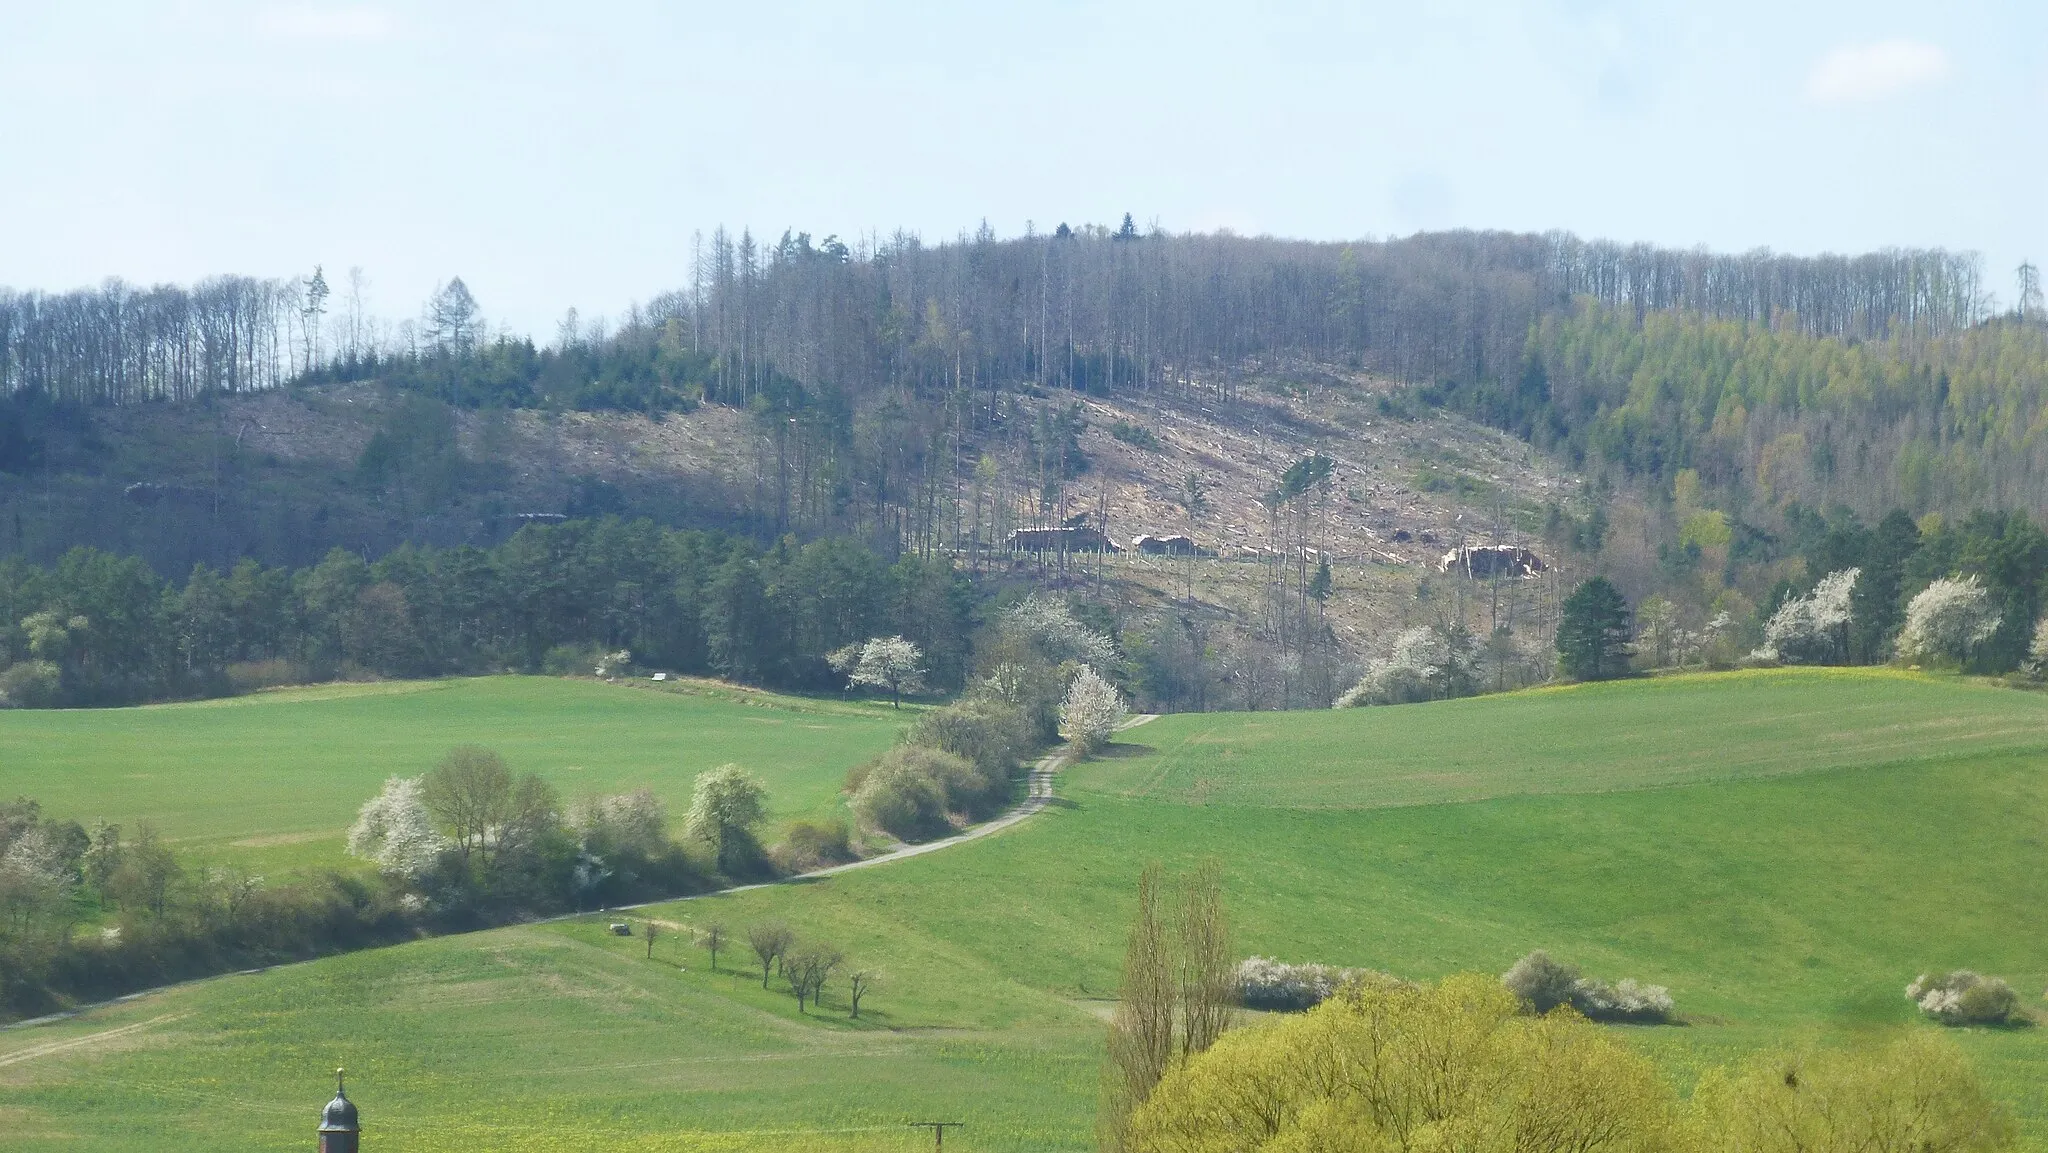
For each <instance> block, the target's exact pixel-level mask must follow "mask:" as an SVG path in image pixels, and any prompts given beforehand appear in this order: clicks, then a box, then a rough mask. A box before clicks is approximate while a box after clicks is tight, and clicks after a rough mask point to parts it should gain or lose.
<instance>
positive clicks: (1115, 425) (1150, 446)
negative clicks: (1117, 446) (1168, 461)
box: [1109, 420, 1165, 452]
mask: <svg viewBox="0 0 2048 1153" xmlns="http://www.w3.org/2000/svg"><path fill="white" fill-rule="evenodd" d="M1109 435H1111V436H1113V437H1115V438H1117V439H1118V440H1120V441H1123V442H1124V443H1125V444H1128V445H1130V446H1131V447H1133V448H1142V449H1145V450H1146V451H1148V452H1159V451H1160V450H1162V449H1163V448H1164V447H1165V446H1164V445H1162V444H1160V443H1159V435H1158V434H1157V433H1155V432H1153V431H1152V430H1151V429H1149V428H1146V427H1145V426H1144V425H1142V424H1132V423H1131V422H1130V421H1127V420H1119V421H1115V422H1112V423H1111V424H1110V426H1109Z"/></svg>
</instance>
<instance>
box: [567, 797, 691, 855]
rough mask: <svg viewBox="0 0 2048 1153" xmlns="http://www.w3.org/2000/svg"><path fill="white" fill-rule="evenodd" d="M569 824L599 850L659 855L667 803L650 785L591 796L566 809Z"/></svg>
mask: <svg viewBox="0 0 2048 1153" xmlns="http://www.w3.org/2000/svg"><path fill="white" fill-rule="evenodd" d="M569 827H570V828H572V829H574V830H575V831H576V834H577V836H578V838H579V839H580V840H581V841H582V842H583V844H584V846H585V847H587V848H589V849H591V850H592V851H595V852H599V853H615V852H620V851H625V852H629V853H635V854H638V855H639V856H642V857H658V856H660V855H662V854H663V853H664V852H666V851H667V850H668V847H669V840H668V805H667V804H665V803H664V802H663V801H662V799H661V798H660V797H657V796H655V795H654V791H653V790H652V789H636V790H634V791H633V792H630V793H617V794H614V795H612V796H607V797H590V798H588V799H586V800H583V801H579V802H577V804H576V806H575V807H574V808H572V809H570V810H569Z"/></svg>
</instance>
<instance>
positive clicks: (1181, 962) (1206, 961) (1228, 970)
mask: <svg viewBox="0 0 2048 1153" xmlns="http://www.w3.org/2000/svg"><path fill="white" fill-rule="evenodd" d="M1178 929H1179V936H1180V956H1179V957H1178V958H1176V962H1177V963H1176V965H1175V970H1176V973H1177V976H1178V977H1179V983H1180V1007H1181V1011H1180V1015H1181V1044H1180V1053H1181V1059H1182V1060H1183V1061H1185V1060H1187V1059H1188V1058H1190V1057H1193V1056H1194V1055H1195V1054H1197V1053H1201V1052H1205V1051H1206V1050H1207V1049H1208V1048H1209V1046H1211V1045H1214V1044H1215V1043H1216V1038H1218V1037H1221V1036H1222V1035H1223V1031H1224V1030H1225V1029H1228V1028H1229V1027H1230V1022H1231V1018H1232V1017H1233V1016H1234V1015H1235V1013H1236V1009H1237V966H1236V964H1235V962H1233V961H1232V960H1231V955H1230V925H1229V923H1228V921H1226V920H1225V918H1224V916H1223V867H1222V865H1220V864H1219V863H1217V862H1216V861H1213V860H1212V861H1207V862H1204V863H1203V864H1202V865H1201V866H1200V867H1199V868H1198V869H1196V870H1195V873H1194V875H1193V876H1190V877H1187V878H1185V879H1183V880H1182V882H1181V886H1180V924H1179V925H1178Z"/></svg>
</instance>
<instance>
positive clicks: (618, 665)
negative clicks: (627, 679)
mask: <svg viewBox="0 0 2048 1153" xmlns="http://www.w3.org/2000/svg"><path fill="white" fill-rule="evenodd" d="M632 671H633V654H632V653H630V652H628V651H626V650H625V649H620V650H619V651H617V652H615V653H606V654H605V655H603V656H601V657H599V658H598V659H597V668H596V672H597V675H598V676H600V677H602V678H604V679H605V680H611V679H612V678H613V677H623V676H625V675H626V674H627V673H629V672H632Z"/></svg>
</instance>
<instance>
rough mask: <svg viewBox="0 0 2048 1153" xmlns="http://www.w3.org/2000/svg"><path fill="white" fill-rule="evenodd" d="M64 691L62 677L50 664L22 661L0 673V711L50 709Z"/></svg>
mask: <svg viewBox="0 0 2048 1153" xmlns="http://www.w3.org/2000/svg"><path fill="white" fill-rule="evenodd" d="M63 689H64V680H63V675H62V674H61V673H60V672H59V671H58V669H57V666H56V665H54V664H51V663H50V662H49V661H22V662H21V663H20V664H17V665H14V666H12V667H10V668H8V669H7V670H6V671H5V672H0V708H13V709H47V708H53V707H55V706H56V704H57V702H58V700H59V698H60V696H61V694H62V693H63Z"/></svg>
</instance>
